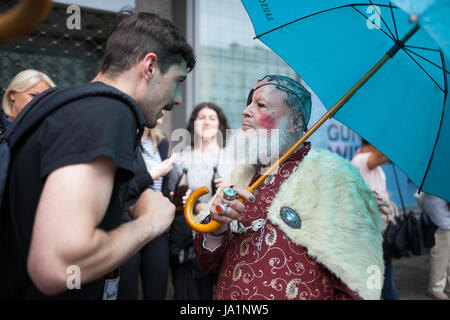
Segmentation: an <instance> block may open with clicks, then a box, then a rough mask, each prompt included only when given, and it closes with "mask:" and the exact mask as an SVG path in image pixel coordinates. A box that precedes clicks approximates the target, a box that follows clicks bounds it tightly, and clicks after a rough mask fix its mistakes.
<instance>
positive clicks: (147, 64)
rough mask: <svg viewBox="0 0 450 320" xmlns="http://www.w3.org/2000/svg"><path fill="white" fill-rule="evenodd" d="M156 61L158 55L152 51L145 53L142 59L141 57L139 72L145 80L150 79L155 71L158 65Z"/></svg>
mask: <svg viewBox="0 0 450 320" xmlns="http://www.w3.org/2000/svg"><path fill="white" fill-rule="evenodd" d="M157 61H158V57H157V55H156V54H155V53H153V52H150V53H149V54H147V55H146V56H145V57H144V59H142V61H141V67H140V73H141V75H142V77H143V78H144V79H145V80H146V81H150V79H151V78H152V77H153V75H154V74H155V71H156V68H157V65H158V64H157Z"/></svg>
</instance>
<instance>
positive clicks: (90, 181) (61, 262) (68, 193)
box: [27, 157, 175, 294]
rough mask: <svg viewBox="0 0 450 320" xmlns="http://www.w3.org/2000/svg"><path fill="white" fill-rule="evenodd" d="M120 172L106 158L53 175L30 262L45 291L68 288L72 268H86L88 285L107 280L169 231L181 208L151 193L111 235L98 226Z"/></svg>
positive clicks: (41, 203)
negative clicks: (109, 274)
mask: <svg viewBox="0 0 450 320" xmlns="http://www.w3.org/2000/svg"><path fill="white" fill-rule="evenodd" d="M115 171H116V167H115V166H114V164H113V162H112V160H111V159H110V158H106V157H103V158H97V159H95V160H94V161H92V162H90V163H88V164H77V165H72V166H67V167H63V168H60V169H58V170H55V171H54V172H52V173H51V174H50V175H49V176H48V178H47V181H46V183H45V185H44V188H43V191H42V195H41V198H40V201H39V205H38V208H37V212H36V218H35V222H34V228H33V235H32V241H31V247H30V253H29V256H28V263H27V268H28V273H29V275H30V277H31V279H32V280H33V282H34V283H35V285H36V286H37V287H38V289H39V290H41V291H42V292H43V293H45V294H56V293H59V292H62V291H64V290H66V289H67V287H66V280H67V277H68V274H66V270H67V268H68V267H69V266H71V265H76V266H78V267H79V268H80V270H81V283H82V284H84V283H89V282H91V281H93V280H95V279H98V278H101V277H102V276H104V275H105V274H107V273H108V272H110V271H112V270H114V269H116V268H117V267H119V266H120V265H121V264H122V263H124V262H125V261H126V260H127V259H128V258H129V257H131V256H132V255H133V254H134V253H135V252H137V251H138V250H139V249H140V248H142V247H143V246H144V245H145V244H146V243H147V242H148V241H150V240H152V239H153V238H155V237H157V236H158V235H160V234H161V233H162V232H164V230H166V229H167V228H168V227H169V225H170V223H171V221H172V219H173V215H174V212H175V208H174V207H173V205H172V204H171V203H170V202H169V200H168V199H166V198H164V197H163V196H162V194H161V193H156V192H152V191H151V190H148V191H146V192H145V193H143V194H142V196H141V198H140V199H139V201H138V203H137V204H136V206H135V207H134V208H133V209H132V210H131V211H132V212H131V213H132V216H133V218H134V219H135V220H133V221H131V222H129V223H126V224H123V225H122V226H120V227H119V228H117V229H115V230H112V231H110V232H105V231H103V230H101V229H98V228H97V226H98V225H99V224H100V222H101V221H102V219H103V217H104V215H105V213H106V210H107V208H108V205H109V202H110V197H111V193H112V189H113V185H114V176H115Z"/></svg>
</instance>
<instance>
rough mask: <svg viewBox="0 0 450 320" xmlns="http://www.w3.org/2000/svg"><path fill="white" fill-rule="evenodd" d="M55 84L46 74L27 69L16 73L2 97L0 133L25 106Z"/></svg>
mask: <svg viewBox="0 0 450 320" xmlns="http://www.w3.org/2000/svg"><path fill="white" fill-rule="evenodd" d="M54 86H55V84H54V83H53V81H52V80H51V79H50V77H49V76H47V75H46V74H44V73H42V72H39V71H36V70H32V69H28V70H25V71H22V72H20V73H18V74H17V75H16V76H15V77H14V78H13V79H12V81H11V83H10V84H9V86H8V88H7V89H6V92H5V94H4V95H3V102H2V107H3V112H4V113H5V115H4V116H3V119H2V121H1V122H0V133H3V131H5V130H6V128H7V127H8V126H9V125H10V124H11V122H12V121H14V119H15V118H16V117H17V115H18V114H19V113H20V112H21V111H22V110H23V108H25V106H26V105H27V104H28V103H29V102H30V101H31V100H32V99H33V98H34V97H35V96H37V95H38V94H40V93H41V92H43V91H45V90H47V89H50V88H53V87H54Z"/></svg>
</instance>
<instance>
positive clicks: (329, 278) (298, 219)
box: [195, 75, 384, 300]
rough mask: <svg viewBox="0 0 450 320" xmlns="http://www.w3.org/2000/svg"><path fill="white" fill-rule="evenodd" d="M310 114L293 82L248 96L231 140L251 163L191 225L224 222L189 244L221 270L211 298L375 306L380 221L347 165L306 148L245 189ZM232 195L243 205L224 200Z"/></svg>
mask: <svg viewBox="0 0 450 320" xmlns="http://www.w3.org/2000/svg"><path fill="white" fill-rule="evenodd" d="M310 114H311V95H310V93H309V92H308V91H307V90H306V89H305V88H304V87H303V86H302V85H301V84H300V83H298V82H297V81H294V80H292V79H290V78H287V77H283V76H278V75H268V76H266V77H264V78H263V79H261V80H259V81H258V82H257V83H256V84H255V86H254V87H253V89H252V90H251V91H250V94H249V98H248V101H247V107H246V108H245V109H244V111H243V113H242V132H243V135H237V137H235V138H236V139H235V140H234V141H239V139H243V140H244V145H245V146H246V148H245V151H246V152H245V153H246V160H247V163H248V164H239V165H237V166H236V167H235V168H234V169H233V171H232V173H231V174H230V176H229V177H228V178H226V179H225V181H224V182H223V184H222V185H221V187H220V188H219V190H218V192H217V194H216V196H215V197H214V198H212V199H211V200H210V201H209V202H208V205H207V206H206V207H205V208H204V209H203V210H202V211H201V212H200V213H199V215H198V217H197V220H198V221H206V222H207V221H209V220H210V219H214V220H216V221H218V222H220V223H222V225H221V226H220V227H219V229H217V230H215V231H213V232H211V233H197V234H196V238H195V251H196V254H197V257H198V261H199V263H200V264H201V266H202V267H203V268H205V269H206V270H211V271H213V270H218V272H219V278H218V282H217V286H216V290H215V299H225V300H227V299H237V300H247V299H248V300H251V299H270V300H274V299H275V300H281V299H298V300H313V299H320V300H323V299H379V298H380V294H381V288H382V283H383V273H384V264H383V250H382V234H381V230H382V221H381V218H380V214H379V212H378V209H377V204H376V201H375V199H374V198H373V195H372V192H371V191H370V189H369V188H368V187H367V185H366V184H365V183H364V181H363V179H362V178H361V176H360V174H359V172H358V169H356V168H355V167H353V166H352V165H350V163H349V162H348V161H347V160H345V159H344V158H342V157H340V156H339V155H337V154H333V153H331V152H329V151H327V150H323V149H320V148H316V147H311V145H310V143H308V142H306V143H304V144H303V145H302V146H301V147H300V148H298V150H296V151H295V152H294V153H293V154H292V155H291V156H290V157H289V158H288V159H287V160H286V161H285V162H284V163H283V164H281V165H280V167H279V168H278V170H276V171H275V172H274V173H272V174H271V175H269V176H268V177H267V178H266V180H265V181H264V182H263V183H262V184H261V185H260V186H259V187H258V188H257V189H256V190H255V192H254V194H251V193H250V192H249V191H247V190H245V188H246V187H247V186H249V185H251V184H252V183H253V182H254V181H255V180H256V179H257V178H258V177H259V175H260V174H262V173H263V172H264V171H265V169H266V168H267V167H268V166H269V165H270V164H271V163H273V162H274V161H275V160H276V159H274V158H275V157H276V158H278V155H282V154H283V153H284V152H285V151H286V150H287V149H288V148H289V147H290V146H292V145H293V144H294V143H295V141H297V140H298V139H299V138H300V137H301V136H302V135H303V133H304V131H305V130H306V125H307V124H308V121H309V118H310ZM273 137H278V141H279V145H278V146H274V144H273V142H272V140H273V139H272V138H273ZM254 140H258V143H257V144H256V145H259V146H261V145H262V144H264V141H265V143H266V148H261V147H259V148H257V149H255V147H254V145H255V144H254V143H249V141H254ZM237 144H239V142H237ZM261 150H262V151H263V152H262V151H261ZM230 186H232V188H230ZM233 190H234V191H235V192H236V193H237V194H239V195H240V196H241V197H242V198H243V199H244V200H245V201H244V202H243V203H241V202H240V201H239V200H233V201H231V200H230V199H229V198H227V196H228V195H229V193H230V192H233ZM224 191H225V193H226V194H224ZM224 198H226V200H227V201H225V202H224V201H223V200H224ZM224 203H225V205H224Z"/></svg>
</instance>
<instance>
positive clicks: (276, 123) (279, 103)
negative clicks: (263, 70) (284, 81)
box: [242, 79, 292, 134]
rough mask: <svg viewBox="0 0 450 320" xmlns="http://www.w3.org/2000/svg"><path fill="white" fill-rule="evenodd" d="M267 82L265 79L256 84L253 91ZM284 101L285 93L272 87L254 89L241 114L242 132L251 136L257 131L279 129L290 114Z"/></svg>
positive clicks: (290, 111) (289, 109)
mask: <svg viewBox="0 0 450 320" xmlns="http://www.w3.org/2000/svg"><path fill="white" fill-rule="evenodd" d="M268 82H269V81H267V79H265V80H263V81H261V82H257V83H256V84H255V86H254V87H253V89H256V88H257V87H259V86H260V85H262V84H265V83H268ZM285 99H286V93H285V92H284V91H282V90H279V89H277V87H275V86H274V85H266V86H263V87H260V88H258V89H256V90H255V91H254V93H253V97H252V100H251V102H250V104H249V105H248V106H247V107H246V108H245V109H244V111H243V112H242V130H244V132H246V134H251V132H252V131H257V130H259V129H267V130H273V129H280V124H281V122H282V120H283V118H284V120H285V119H286V117H290V116H291V113H292V110H291V108H289V106H288V105H287V104H286V101H285Z"/></svg>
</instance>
